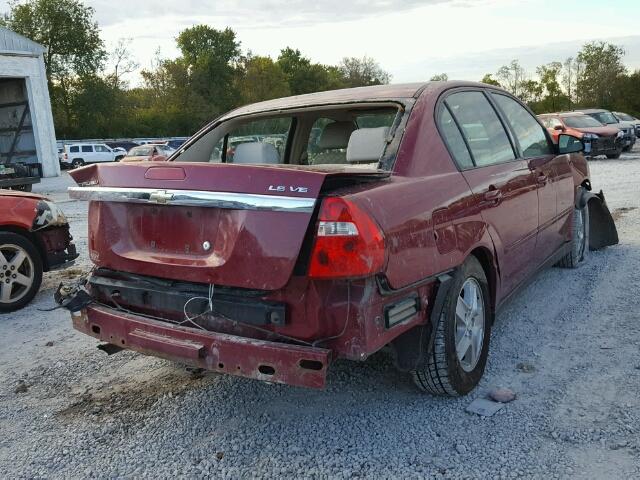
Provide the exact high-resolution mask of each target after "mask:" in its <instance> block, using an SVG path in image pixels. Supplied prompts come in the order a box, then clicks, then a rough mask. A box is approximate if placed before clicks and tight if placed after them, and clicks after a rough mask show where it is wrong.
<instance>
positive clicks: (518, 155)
mask: <svg viewBox="0 0 640 480" xmlns="http://www.w3.org/2000/svg"><path fill="white" fill-rule="evenodd" d="M485 95H486V96H488V97H489V101H490V102H491V103H492V104H493V108H494V110H496V111H497V112H498V115H500V116H501V117H502V121H503V122H502V123H503V125H506V126H507V128H509V131H510V133H511V137H512V140H513V142H515V147H516V160H531V159H532V158H540V157H545V156H547V155H553V154H554V153H553V152H554V143H553V141H552V140H551V134H550V133H549V130H547V127H545V126H544V125H542V122H541V121H540V119H539V118H538V117H537V116H536V115H535V113H533V111H532V110H531V109H530V108H529V107H528V106H527V105H525V104H524V103H523V102H521V101H520V100H518V99H517V98H516V97H514V96H513V95H509V94H507V93H505V92H502V91H493V92H485ZM492 95H502V96H503V97H507V98H510V99H512V100H513V101H514V102H516V103H517V104H518V105H520V106H521V107H522V108H524V110H525V111H526V112H528V113H529V115H531V117H532V118H533V119H534V120H535V121H536V123H537V124H538V125H539V126H540V128H541V129H542V133H543V135H544V136H545V138H546V139H547V145H548V146H549V153H547V154H544V155H536V156H532V157H525V156H524V151H523V150H522V145H520V141H519V140H518V137H517V136H516V132H515V129H514V128H513V126H512V125H511V122H509V119H508V118H507V115H506V114H505V113H504V112H503V111H502V108H501V107H500V105H498V102H496V101H495V99H494V98H493V97H492Z"/></svg>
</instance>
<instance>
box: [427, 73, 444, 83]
mask: <svg viewBox="0 0 640 480" xmlns="http://www.w3.org/2000/svg"><path fill="white" fill-rule="evenodd" d="M447 80H449V75H447V74H446V73H438V74H436V75H434V76H433V77H431V78H430V79H429V81H431V82H446V81H447Z"/></svg>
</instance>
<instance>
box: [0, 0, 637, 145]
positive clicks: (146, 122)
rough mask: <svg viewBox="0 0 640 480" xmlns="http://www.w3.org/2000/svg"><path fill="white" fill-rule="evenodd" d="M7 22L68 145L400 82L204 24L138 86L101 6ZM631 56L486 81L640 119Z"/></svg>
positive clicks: (359, 64) (61, 4)
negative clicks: (264, 47)
mask: <svg viewBox="0 0 640 480" xmlns="http://www.w3.org/2000/svg"><path fill="white" fill-rule="evenodd" d="M0 25H2V26H5V27H7V28H9V29H10V30H13V31H15V32H17V33H19V34H21V35H24V36H26V37H28V38H30V39H32V40H34V41H36V42H38V43H40V44H42V45H44V46H45V47H46V48H47V53H46V55H45V59H44V61H45V68H46V73H47V80H48V84H49V93H50V96H51V105H52V109H53V115H54V122H55V127H56V134H57V136H58V139H65V138H115V137H163V136H188V135H191V134H193V133H194V132H195V131H197V130H198V129H199V128H200V127H202V126H203V125H204V124H206V123H207V122H209V121H210V120H211V119H213V118H215V117H216V116H218V115H220V114H222V113H224V112H226V111H228V110H230V109H232V108H235V107H238V106H240V105H244V104H247V103H252V102H257V101H261V100H268V99H272V98H277V97H283V96H287V95H298V94H303V93H309V92H317V91H324V90H333V89H337V88H348V87H357V86H368V85H379V84H386V83H389V82H390V80H391V75H389V73H388V72H386V71H385V70H383V69H382V68H381V67H380V65H379V64H378V63H377V62H376V61H375V60H374V59H373V58H370V57H364V58H344V59H343V60H342V61H341V62H340V63H339V64H338V65H324V64H320V63H315V62H313V61H311V60H310V59H309V58H308V57H306V56H304V55H303V54H302V53H301V52H300V50H298V49H296V48H292V47H285V48H283V49H282V50H281V51H280V54H279V55H278V57H277V58H275V59H273V58H271V57H269V56H260V55H254V54H253V53H252V52H250V51H243V49H242V47H241V43H240V40H239V39H238V37H237V35H236V33H235V32H234V31H233V30H232V29H230V28H226V29H224V30H220V29H215V28H213V27H210V26H208V25H196V26H193V27H191V28H187V29H185V30H183V31H182V32H180V34H179V35H178V37H177V38H176V46H177V47H178V50H179V52H180V53H179V55H178V56H177V57H176V58H172V59H168V58H163V57H162V56H161V55H160V52H157V53H156V55H155V57H154V58H153V59H152V62H151V66H150V67H147V68H144V69H143V70H142V71H141V74H140V75H141V78H142V81H141V84H140V85H138V86H134V87H132V86H130V85H129V83H128V81H127V75H128V74H130V73H132V72H134V71H136V70H137V69H138V68H139V65H138V63H137V62H136V61H135V59H134V58H133V57H132V55H131V52H130V50H129V47H130V43H131V40H130V39H121V40H120V41H119V42H118V43H117V45H116V46H115V47H114V48H113V49H112V50H111V51H107V49H106V46H105V43H104V41H103V40H102V38H101V36H100V28H99V26H98V24H97V22H96V21H95V20H94V10H93V8H91V7H88V6H85V5H84V3H83V2H82V1H81V0H27V1H20V2H18V1H17V0H13V1H12V2H10V9H9V11H8V12H6V13H5V14H4V15H3V16H2V17H1V18H0ZM623 57H624V50H623V49H622V48H621V47H619V46H616V45H612V44H608V43H605V42H592V43H587V44H585V45H584V46H583V48H582V49H581V50H580V52H578V54H577V55H576V56H575V57H572V58H568V59H566V60H564V61H563V62H551V63H549V64H547V65H542V66H540V67H538V68H537V69H536V72H535V74H536V76H535V77H532V76H531V75H529V73H528V72H526V71H525V70H524V68H522V66H521V65H520V63H519V62H518V61H517V60H514V61H512V62H511V63H510V64H508V65H505V66H503V67H502V68H500V69H499V70H498V71H497V72H495V73H493V74H487V75H485V76H484V78H483V79H482V80H481V81H482V82H485V83H489V84H493V85H500V86H502V87H503V88H505V89H507V90H509V91H510V92H512V93H513V94H515V95H517V96H518V97H520V98H521V99H522V100H524V101H525V102H527V103H528V104H529V105H530V106H531V108H532V109H533V110H534V111H535V112H537V113H542V112H549V111H558V110H568V109H572V108H577V107H586V106H598V107H603V108H610V109H616V110H621V111H626V112H628V113H631V114H633V115H640V88H639V87H640V71H636V72H633V73H629V72H628V71H627V69H626V68H625V66H624V63H623ZM446 79H447V75H446V74H441V75H436V76H434V77H433V78H432V80H446Z"/></svg>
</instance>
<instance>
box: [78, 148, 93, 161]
mask: <svg viewBox="0 0 640 480" xmlns="http://www.w3.org/2000/svg"><path fill="white" fill-rule="evenodd" d="M80 156H81V158H82V159H83V160H84V163H93V162H95V161H96V156H95V153H94V152H93V145H80Z"/></svg>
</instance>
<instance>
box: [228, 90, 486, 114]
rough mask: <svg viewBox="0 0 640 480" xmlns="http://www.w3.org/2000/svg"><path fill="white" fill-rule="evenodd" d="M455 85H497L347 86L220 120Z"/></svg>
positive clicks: (268, 102)
mask: <svg viewBox="0 0 640 480" xmlns="http://www.w3.org/2000/svg"><path fill="white" fill-rule="evenodd" d="M454 87H480V88H495V87H492V86H491V85H487V84H485V83H479V82H465V81H447V82H418V83H401V84H395V85H374V86H370V87H356V88H344V89H341V90H329V91H326V92H316V93H307V94H304V95H295V96H291V97H283V98H276V99H274V100H266V101H264V102H258V103H253V104H250V105H245V106H243V107H240V108H237V109H235V110H232V111H230V112H228V113H227V114H225V115H223V116H222V117H221V118H220V120H226V119H229V118H233V117H239V116H242V115H250V114H255V113H263V112H270V111H274V110H275V111H277V110H290V109H295V108H305V107H312V106H322V105H339V104H345V103H359V102H385V101H393V100H396V101H398V100H402V99H412V98H417V97H418V96H419V95H420V94H421V93H422V92H423V91H424V90H426V89H431V88H433V89H438V90H444V89H447V88H454Z"/></svg>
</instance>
